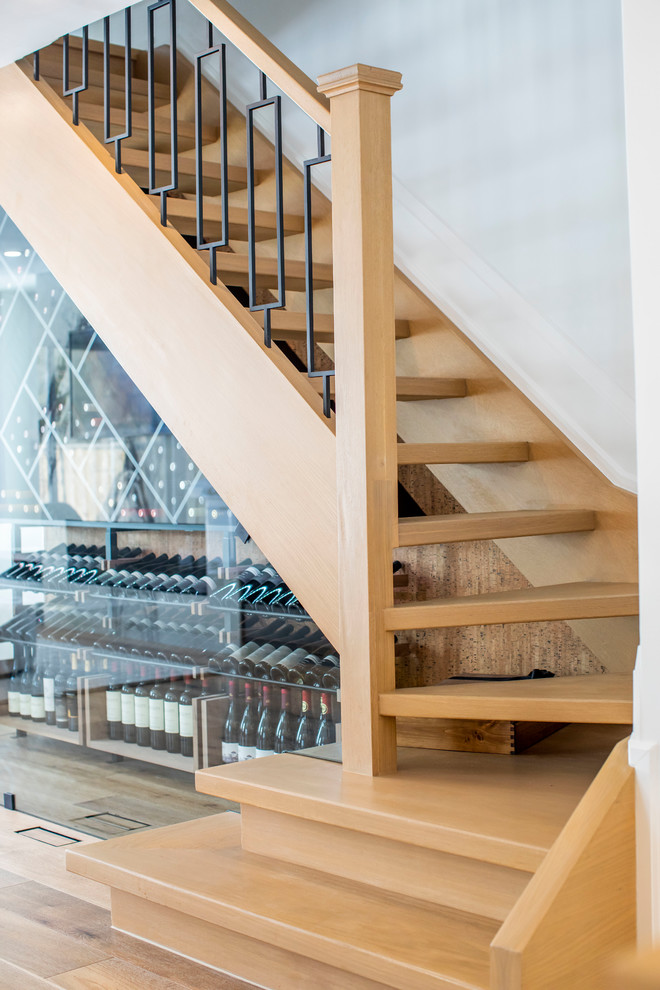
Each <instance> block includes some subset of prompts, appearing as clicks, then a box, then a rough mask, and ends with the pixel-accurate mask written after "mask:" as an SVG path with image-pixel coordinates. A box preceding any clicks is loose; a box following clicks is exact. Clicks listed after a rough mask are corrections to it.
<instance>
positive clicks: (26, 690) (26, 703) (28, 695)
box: [20, 649, 33, 719]
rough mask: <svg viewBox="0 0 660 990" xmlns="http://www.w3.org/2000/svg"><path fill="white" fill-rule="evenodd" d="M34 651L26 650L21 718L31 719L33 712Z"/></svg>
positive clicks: (22, 680)
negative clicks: (32, 655)
mask: <svg viewBox="0 0 660 990" xmlns="http://www.w3.org/2000/svg"><path fill="white" fill-rule="evenodd" d="M31 653H32V650H31V649H29V650H26V662H25V667H24V668H23V673H22V674H21V696H20V714H21V718H23V719H29V718H30V716H31V711H32V677H33V673H32V661H31Z"/></svg>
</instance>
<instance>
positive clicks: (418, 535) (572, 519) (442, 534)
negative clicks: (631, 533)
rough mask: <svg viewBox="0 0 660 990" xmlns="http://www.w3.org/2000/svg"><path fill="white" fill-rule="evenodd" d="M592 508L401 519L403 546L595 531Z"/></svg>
mask: <svg viewBox="0 0 660 990" xmlns="http://www.w3.org/2000/svg"><path fill="white" fill-rule="evenodd" d="M595 525H596V514H595V513H594V512H592V511H591V509H517V510H514V511H511V512H466V513H464V514H457V515H454V516H411V517H410V518H405V519H399V542H398V544H397V545H398V546H400V547H415V546H421V545H423V544H426V543H461V542H465V541H468V540H502V539H508V538H512V537H519V536H538V535H540V534H546V535H547V534H550V533H579V532H585V531H587V530H592V529H594V527H595Z"/></svg>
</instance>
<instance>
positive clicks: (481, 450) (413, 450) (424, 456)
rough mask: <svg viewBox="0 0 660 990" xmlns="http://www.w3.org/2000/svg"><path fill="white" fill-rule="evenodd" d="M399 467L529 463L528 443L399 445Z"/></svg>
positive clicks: (489, 442) (493, 442) (489, 441)
mask: <svg viewBox="0 0 660 990" xmlns="http://www.w3.org/2000/svg"><path fill="white" fill-rule="evenodd" d="M397 454H398V460H399V464H495V463H503V462H505V461H528V460H529V444H528V443H526V442H519V441H510V440H488V441H481V442H476V441H470V442H465V443H399V444H397Z"/></svg>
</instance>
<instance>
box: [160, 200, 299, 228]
mask: <svg viewBox="0 0 660 990" xmlns="http://www.w3.org/2000/svg"><path fill="white" fill-rule="evenodd" d="M152 198H153V199H154V201H155V202H156V203H160V197H159V196H153V197H152ZM167 214H168V216H169V217H171V218H172V219H177V220H190V221H192V222H193V223H194V222H195V220H196V219H197V203H196V201H195V200H194V199H184V198H182V197H180V196H168V197H167ZM221 219H222V214H221V207H220V204H219V203H217V202H213V203H206V204H205V206H204V222H205V223H212V224H216V225H217V224H220V221H221ZM248 219H249V212H248V210H247V208H246V207H244V206H232V205H230V207H229V225H230V231H231V229H232V227H236V226H242V227H245V229H246V235H245V236H246V238H247V225H248ZM254 222H255V228H256V230H257V233H259V232H260V229H261V231H263V232H265V233H268V234H269V236H270V237H274V236H275V231H276V228H277V214H276V213H273V212H271V211H269V210H255V212H254ZM304 226H305V221H304V218H303V217H301V216H298V215H296V214H294V213H285V214H284V216H283V230H284V233H285V235H288V234H300V233H302V232H303V230H304ZM234 236H235V234H234Z"/></svg>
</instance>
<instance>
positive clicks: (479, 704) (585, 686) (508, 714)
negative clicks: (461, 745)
mask: <svg viewBox="0 0 660 990" xmlns="http://www.w3.org/2000/svg"><path fill="white" fill-rule="evenodd" d="M380 712H381V715H404V716H410V717H413V718H474V719H512V720H514V721H515V720H521V721H531V722H593V723H598V724H605V723H612V724H621V725H623V724H629V723H631V722H632V677H631V676H630V675H629V674H585V675H580V676H578V677H547V678H538V679H537V678H534V679H532V680H524V681H472V682H468V681H451V680H450V681H445V682H444V683H443V684H431V685H429V686H427V687H419V688H400V689H399V690H398V691H388V692H386V693H384V694H381V695H380Z"/></svg>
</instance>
